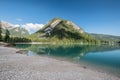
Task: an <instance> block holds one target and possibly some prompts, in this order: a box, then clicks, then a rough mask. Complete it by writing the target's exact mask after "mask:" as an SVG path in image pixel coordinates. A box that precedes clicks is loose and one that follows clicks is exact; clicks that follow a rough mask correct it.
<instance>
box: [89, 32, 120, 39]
mask: <svg viewBox="0 0 120 80" xmlns="http://www.w3.org/2000/svg"><path fill="white" fill-rule="evenodd" d="M90 35H91V36H93V37H94V38H96V39H98V40H106V41H120V36H113V35H106V34H95V33H90Z"/></svg>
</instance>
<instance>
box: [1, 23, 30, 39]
mask: <svg viewBox="0 0 120 80" xmlns="http://www.w3.org/2000/svg"><path fill="white" fill-rule="evenodd" d="M0 26H1V27H2V32H3V35H4V34H5V30H6V29H8V30H9V32H10V35H11V36H14V37H15V36H16V37H25V36H28V35H29V32H28V31H27V30H26V29H24V28H20V27H16V26H15V25H13V24H11V23H9V22H5V21H0Z"/></svg>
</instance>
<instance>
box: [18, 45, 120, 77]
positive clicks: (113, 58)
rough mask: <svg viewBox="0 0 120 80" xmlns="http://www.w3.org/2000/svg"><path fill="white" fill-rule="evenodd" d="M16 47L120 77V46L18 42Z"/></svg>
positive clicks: (29, 52)
mask: <svg viewBox="0 0 120 80" xmlns="http://www.w3.org/2000/svg"><path fill="white" fill-rule="evenodd" d="M16 48H20V49H26V50H28V53H27V55H29V56H39V55H42V56H48V57H53V58H56V59H60V60H68V61H71V62H74V63H77V64H80V65H82V66H84V68H91V69H93V70H94V69H97V70H98V71H101V72H107V73H110V74H114V75H115V76H118V77H120V76H119V74H120V46H107V45H102V46H92V45H52V44H51V45H50V44H49V45H47V44H17V45H16Z"/></svg>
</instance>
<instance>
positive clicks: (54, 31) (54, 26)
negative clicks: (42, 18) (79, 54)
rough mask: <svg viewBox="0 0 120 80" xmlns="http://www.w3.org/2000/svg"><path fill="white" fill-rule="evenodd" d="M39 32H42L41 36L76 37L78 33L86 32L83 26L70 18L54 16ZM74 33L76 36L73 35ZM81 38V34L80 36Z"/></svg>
mask: <svg viewBox="0 0 120 80" xmlns="http://www.w3.org/2000/svg"><path fill="white" fill-rule="evenodd" d="M37 33H40V36H42V37H43V36H45V37H46V36H47V37H56V36H57V37H62V38H64V37H66V38H68V37H69V38H70V37H74V36H75V35H78V34H81V35H82V34H83V33H85V32H84V30H83V29H82V28H80V27H79V26H78V25H76V24H75V23H73V22H72V21H69V20H64V19H61V18H54V19H52V20H50V21H49V23H48V24H46V25H45V26H44V27H43V28H42V29H40V30H39V31H38V32H37ZM73 35H74V36H73ZM78 38H80V36H78Z"/></svg>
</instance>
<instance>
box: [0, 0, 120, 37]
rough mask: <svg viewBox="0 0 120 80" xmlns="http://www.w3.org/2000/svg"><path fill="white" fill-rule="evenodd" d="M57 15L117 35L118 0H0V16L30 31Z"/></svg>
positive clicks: (90, 29)
mask: <svg viewBox="0 0 120 80" xmlns="http://www.w3.org/2000/svg"><path fill="white" fill-rule="evenodd" d="M55 17H59V18H63V19H66V20H71V21H73V22H74V23H76V24H77V25H79V26H80V27H81V28H83V29H84V30H85V31H86V32H89V33H99V34H110V35H116V36H120V0H0V20H3V21H7V22H10V23H12V24H15V25H18V26H19V25H20V26H22V27H25V28H26V29H28V30H29V32H30V33H33V32H35V31H37V30H38V29H40V28H41V27H42V26H43V25H45V24H46V23H47V22H49V21H50V20H51V19H52V18H55Z"/></svg>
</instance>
